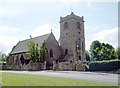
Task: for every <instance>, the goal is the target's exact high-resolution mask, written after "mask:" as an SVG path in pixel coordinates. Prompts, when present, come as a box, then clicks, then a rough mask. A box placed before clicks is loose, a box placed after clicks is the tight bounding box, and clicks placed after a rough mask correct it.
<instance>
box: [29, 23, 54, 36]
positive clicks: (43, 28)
mask: <svg viewBox="0 0 120 88" xmlns="http://www.w3.org/2000/svg"><path fill="white" fill-rule="evenodd" d="M51 29H53V27H52V26H51V25H49V24H45V25H42V26H39V27H37V28H36V29H34V31H32V32H31V34H30V35H32V37H36V36H40V35H44V34H47V33H50V32H51Z"/></svg>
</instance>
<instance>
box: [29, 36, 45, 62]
mask: <svg viewBox="0 0 120 88" xmlns="http://www.w3.org/2000/svg"><path fill="white" fill-rule="evenodd" d="M27 45H28V47H29V50H28V52H27V55H28V58H27V59H30V60H31V61H32V62H36V61H40V62H44V61H45V52H46V50H45V41H43V43H42V46H41V47H40V49H38V43H35V42H34V41H33V40H32V38H31V36H30V41H28V42H27Z"/></svg>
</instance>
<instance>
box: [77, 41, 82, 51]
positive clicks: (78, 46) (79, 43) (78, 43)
mask: <svg viewBox="0 0 120 88" xmlns="http://www.w3.org/2000/svg"><path fill="white" fill-rule="evenodd" d="M77 48H78V50H80V48H81V40H80V39H78V42H77Z"/></svg>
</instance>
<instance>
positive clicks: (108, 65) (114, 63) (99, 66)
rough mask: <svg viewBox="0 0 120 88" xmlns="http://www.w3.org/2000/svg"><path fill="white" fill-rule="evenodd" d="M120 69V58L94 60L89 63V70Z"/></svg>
mask: <svg viewBox="0 0 120 88" xmlns="http://www.w3.org/2000/svg"><path fill="white" fill-rule="evenodd" d="M118 69H120V60H110V61H94V62H90V63H89V71H116V70H118Z"/></svg>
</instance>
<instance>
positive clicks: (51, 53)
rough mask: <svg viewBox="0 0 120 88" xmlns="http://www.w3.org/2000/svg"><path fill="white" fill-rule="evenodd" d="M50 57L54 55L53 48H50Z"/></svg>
mask: <svg viewBox="0 0 120 88" xmlns="http://www.w3.org/2000/svg"><path fill="white" fill-rule="evenodd" d="M50 57H53V50H52V49H50Z"/></svg>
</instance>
